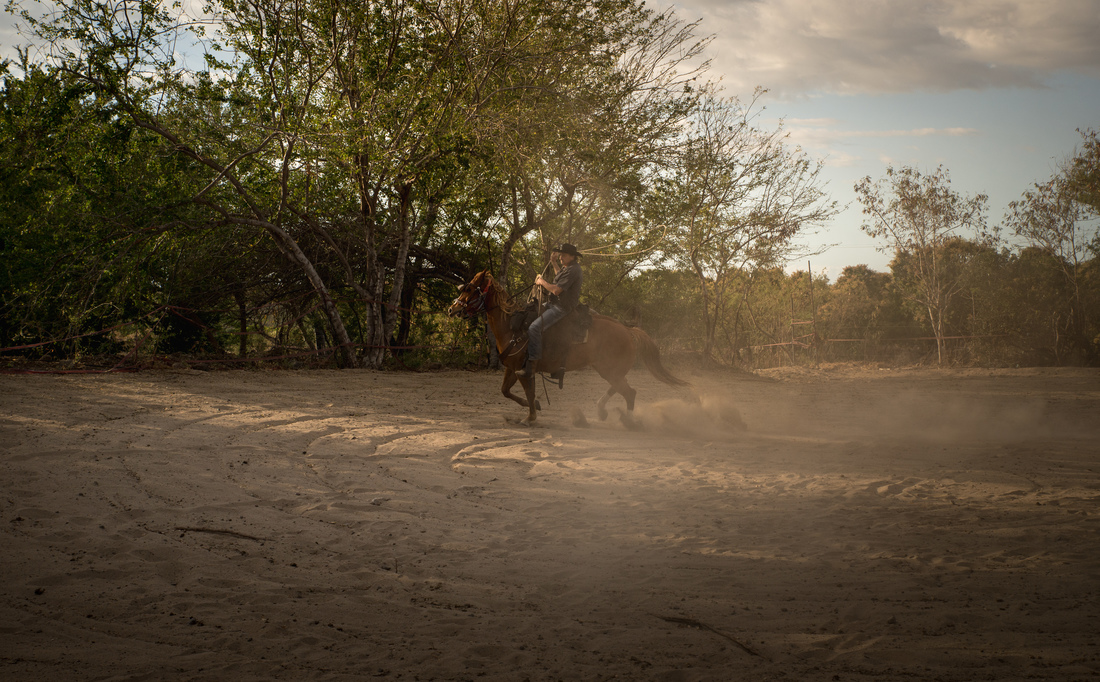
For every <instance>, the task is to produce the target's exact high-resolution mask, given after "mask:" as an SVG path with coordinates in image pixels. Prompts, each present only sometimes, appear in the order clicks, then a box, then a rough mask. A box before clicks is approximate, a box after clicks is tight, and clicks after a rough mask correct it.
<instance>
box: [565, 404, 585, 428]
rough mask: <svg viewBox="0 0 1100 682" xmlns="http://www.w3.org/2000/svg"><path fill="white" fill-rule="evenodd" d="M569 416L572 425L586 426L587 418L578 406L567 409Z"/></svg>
mask: <svg viewBox="0 0 1100 682" xmlns="http://www.w3.org/2000/svg"><path fill="white" fill-rule="evenodd" d="M569 416H570V417H571V418H572V419H573V426H576V427H579V428H586V427H587V426H588V420H587V419H585V418H584V412H581V409H580V408H579V407H574V408H573V409H571V410H569Z"/></svg>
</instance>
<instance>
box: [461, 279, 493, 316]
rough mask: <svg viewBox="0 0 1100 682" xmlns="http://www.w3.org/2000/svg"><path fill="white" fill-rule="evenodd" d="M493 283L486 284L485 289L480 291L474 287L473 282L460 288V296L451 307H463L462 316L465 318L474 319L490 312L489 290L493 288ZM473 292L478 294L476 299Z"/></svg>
mask: <svg viewBox="0 0 1100 682" xmlns="http://www.w3.org/2000/svg"><path fill="white" fill-rule="evenodd" d="M492 286H493V283H492V282H491V281H490V282H486V283H485V288H484V289H479V288H478V287H476V286H474V283H473V282H467V283H466V284H463V285H462V286H461V287H459V288H458V296H457V297H455V300H454V303H452V304H451V305H462V307H463V310H462V314H463V315H464V316H465V317H469V318H474V317H477V316H478V315H480V314H481V313H485V312H488V311H489V289H490V288H492ZM471 291H475V292H477V296H476V298H475V297H474V296H473V294H471V293H470V292H471ZM463 296H466V300H465V301H463V300H462V297H463Z"/></svg>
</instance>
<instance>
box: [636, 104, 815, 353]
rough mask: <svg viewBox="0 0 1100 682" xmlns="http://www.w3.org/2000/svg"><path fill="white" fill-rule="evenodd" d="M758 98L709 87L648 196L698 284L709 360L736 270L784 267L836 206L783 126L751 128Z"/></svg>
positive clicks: (673, 249) (671, 252)
mask: <svg viewBox="0 0 1100 682" xmlns="http://www.w3.org/2000/svg"><path fill="white" fill-rule="evenodd" d="M763 94H764V91H763V90H757V92H756V93H755V94H754V97H753V99H752V100H751V101H749V102H748V103H742V102H741V101H740V100H738V99H737V98H722V97H718V96H717V95H716V94H714V93H711V95H710V96H709V97H708V98H707V99H706V101H705V102H704V103H703V105H702V107H701V108H700V110H699V111H698V112H697V114H696V116H695V118H694V120H693V122H692V124H693V125H692V129H691V131H690V132H689V133H688V135H687V138H686V140H685V141H684V143H683V145H682V147H681V150H680V152H679V154H678V155H677V157H676V158H675V160H674V161H673V165H672V166H671V167H670V168H669V170H668V172H667V175H666V177H665V178H664V179H663V181H662V189H661V191H660V192H659V193H658V194H657V195H656V196H655V199H654V201H656V202H658V203H659V204H660V206H661V208H660V209H659V210H656V211H655V213H656V214H657V215H661V216H662V222H665V223H667V224H668V225H669V226H670V228H671V229H672V231H673V239H672V244H670V247H669V248H668V249H667V250H666V252H665V253H666V254H667V256H668V257H669V258H671V259H672V261H673V262H675V263H676V264H677V265H679V266H680V267H683V268H686V269H688V270H689V271H690V272H692V273H694V274H695V277H696V280H697V282H698V286H699V291H700V294H701V296H702V299H703V302H702V303H703V314H704V316H705V323H704V329H705V331H704V354H705V355H707V356H710V355H711V353H712V350H713V348H714V344H715V335H716V332H717V330H718V326H719V321H720V320H721V319H722V318H723V316H724V314H725V312H726V310H727V308H728V306H729V305H731V303H734V302H735V301H736V298H735V297H733V296H732V293H733V291H734V290H735V287H736V285H737V283H738V282H742V283H744V282H751V281H752V278H739V277H738V276H737V275H738V273H740V272H741V271H743V270H753V269H756V268H768V267H771V266H774V265H776V264H780V263H782V262H783V261H784V260H785V259H786V256H787V255H788V254H790V253H791V250H792V242H793V240H794V238H795V237H796V236H798V235H799V234H801V233H802V232H803V231H805V230H807V229H808V228H810V227H811V226H814V225H817V224H820V223H822V222H824V221H825V220H827V219H828V218H829V217H831V216H832V215H834V214H835V212H836V204H835V203H832V202H828V201H827V199H826V197H825V195H824V193H823V191H822V190H821V188H820V184H819V182H820V181H819V177H818V175H819V173H820V170H821V165H820V164H815V163H814V162H812V161H811V160H810V159H809V158H808V157H807V156H806V155H805V154H804V153H803V152H802V150H801V149H797V148H795V149H791V148H789V147H788V146H787V145H786V142H785V140H786V135H785V133H784V132H783V129H782V125H780V126H779V127H777V128H776V129H774V130H770V131H769V130H763V129H761V128H759V127H757V126H756V119H757V118H758V116H759V114H760V111H761V110H760V109H758V108H757V104H758V102H759V99H760V97H761V96H762V95H763Z"/></svg>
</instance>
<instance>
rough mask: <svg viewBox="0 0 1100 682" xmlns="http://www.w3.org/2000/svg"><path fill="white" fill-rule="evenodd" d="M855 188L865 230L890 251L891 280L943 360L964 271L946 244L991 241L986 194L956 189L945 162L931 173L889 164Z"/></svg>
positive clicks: (941, 360) (939, 360) (857, 184)
mask: <svg viewBox="0 0 1100 682" xmlns="http://www.w3.org/2000/svg"><path fill="white" fill-rule="evenodd" d="M855 191H856V194H857V195H858V198H859V202H860V203H861V204H863V214H864V215H865V216H867V219H866V221H865V222H864V223H863V225H862V228H863V230H864V231H865V232H866V233H867V234H869V235H871V236H872V237H874V238H876V239H881V240H883V241H885V242H886V244H885V246H884V247H883V250H885V251H890V252H893V253H894V259H895V261H894V262H895V263H896V265H894V264H892V265H891V268H892V270H893V272H894V278H895V281H896V282H897V283H898V285H899V287H901V288H902V290H903V291H905V292H906V296H907V297H908V299H909V300H911V301H912V302H913V303H914V304H916V305H917V306H919V308H920V311H921V315H922V316H924V317H925V319H926V320H927V321H928V324H929V327H930V329H931V331H932V334H933V335H934V336H935V337H936V357H937V361H938V362H939V363H941V364H942V363H943V362H944V361H945V359H946V358H945V349H946V338H945V337H946V336H947V323H948V318H949V316H950V314H951V310H952V306H953V305H955V303H956V302H957V300H958V297H959V295H960V293H961V292H962V291H963V290H964V286H963V282H962V272H961V271H960V270H959V269H958V268H956V267H954V265H953V263H952V261H951V260H950V259H948V258H945V251H944V248H945V246H946V245H947V244H948V243H949V242H951V241H952V240H954V239H957V238H958V237H960V236H962V235H963V234H965V233H973V234H975V235H976V236H977V238H978V239H985V240H992V239H993V236H992V235H990V234H988V233H987V231H986V223H985V206H986V202H987V200H988V197H987V196H986V195H984V194H977V195H975V196H972V197H964V196H962V195H960V194H958V193H957V192H955V191H954V190H953V189H951V179H950V177H949V175H948V172H947V170H946V169H945V168H943V166H940V167H939V168H937V169H936V170H935V171H934V172H933V173H931V174H922V173H920V172H919V171H918V170H916V169H915V168H912V167H909V166H906V167H903V168H901V169H898V170H895V169H894V168H893V167H888V168H887V169H886V176H885V177H884V178H881V179H879V180H877V181H874V182H872V180H871V178H870V176H868V177H865V178H863V179H862V180H861V181H859V182H858V183H856V185H855Z"/></svg>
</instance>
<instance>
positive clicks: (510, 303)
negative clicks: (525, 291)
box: [482, 270, 523, 315]
mask: <svg viewBox="0 0 1100 682" xmlns="http://www.w3.org/2000/svg"><path fill="white" fill-rule="evenodd" d="M482 274H483V275H484V276H485V277H486V278H487V279H488V280H489V285H490V286H491V287H493V292H494V293H495V294H496V303H497V307H498V308H500V309H501V310H502V311H504V314H505V315H511V314H512V313H514V312H516V311H518V310H519V309H520V308H522V307H523V306H522V305H521V304H520V303H519V302H518V301H516V300H515V299H514V298H512V295H511V294H509V293H508V290H507V289H505V288H504V285H503V284H501V283H500V282H498V281H497V279H496V277H493V276H492V275H491V274H489V271H488V270H486V271H485V272H483V273H482Z"/></svg>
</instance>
